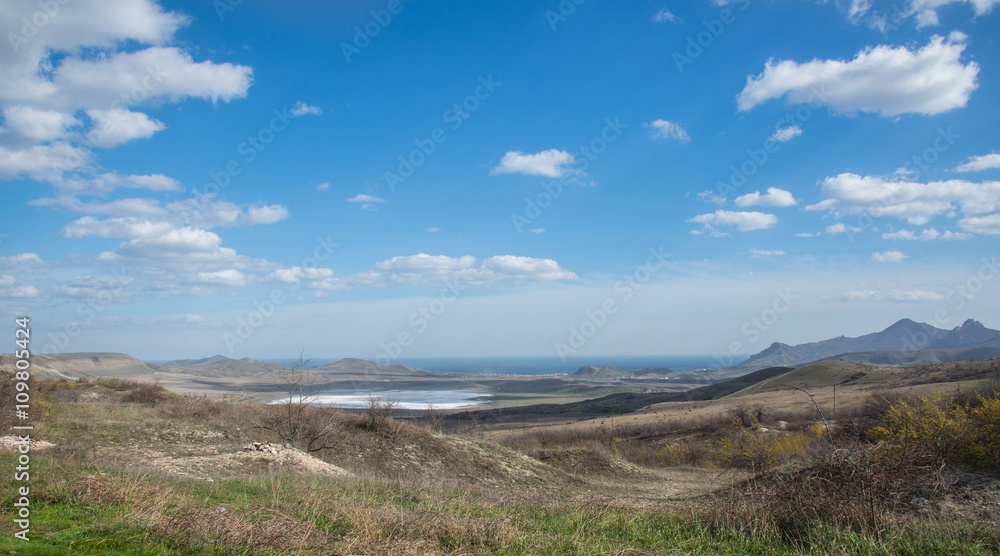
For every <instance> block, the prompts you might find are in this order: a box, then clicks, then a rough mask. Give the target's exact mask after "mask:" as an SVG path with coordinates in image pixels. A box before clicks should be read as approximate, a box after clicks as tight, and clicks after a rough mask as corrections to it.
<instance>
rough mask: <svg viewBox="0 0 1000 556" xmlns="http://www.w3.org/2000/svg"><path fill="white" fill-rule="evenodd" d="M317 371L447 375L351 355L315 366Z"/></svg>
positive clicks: (354, 373)
mask: <svg viewBox="0 0 1000 556" xmlns="http://www.w3.org/2000/svg"><path fill="white" fill-rule="evenodd" d="M316 371H317V372H322V373H326V374H338V375H360V374H371V375H403V376H437V375H442V376H444V375H447V374H448V373H436V372H434V371H425V370H423V369H411V368H410V367H407V366H405V365H380V364H378V363H375V362H374V361H367V360H365V359H355V358H353V357H348V358H345V359H341V360H340V361H336V362H334V363H328V364H326V365H323V366H321V367H316Z"/></svg>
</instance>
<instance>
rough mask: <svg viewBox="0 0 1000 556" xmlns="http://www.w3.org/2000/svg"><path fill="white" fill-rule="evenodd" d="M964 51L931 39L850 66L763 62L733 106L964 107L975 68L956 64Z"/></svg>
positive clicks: (925, 110)
mask: <svg viewBox="0 0 1000 556" xmlns="http://www.w3.org/2000/svg"><path fill="white" fill-rule="evenodd" d="M964 50H965V44H964V43H962V42H952V41H946V40H945V39H944V38H943V37H940V36H934V37H932V38H931V41H930V43H929V44H927V45H926V46H924V47H923V48H920V49H919V50H916V51H912V50H910V49H909V48H907V47H905V46H898V47H891V46H886V45H880V46H876V47H874V48H867V49H865V50H862V51H861V52H859V53H858V54H857V55H856V56H855V57H854V59H853V60H850V61H844V60H813V61H811V62H805V63H802V64H799V63H798V62H794V61H791V60H782V61H778V62H775V61H774V60H768V62H767V64H766V67H765V69H764V71H763V72H762V73H760V74H759V75H757V76H748V77H747V84H746V87H745V88H744V89H743V91H742V92H741V93H740V94H739V96H738V98H737V104H738V107H739V110H740V111H746V110H750V109H752V108H753V107H755V106H757V105H759V104H763V103H764V102H767V101H768V100H771V99H775V98H780V97H783V96H786V97H787V100H788V102H789V103H791V104H803V103H807V102H808V103H816V104H825V105H826V106H828V107H830V108H832V109H833V110H836V111H838V112H844V113H853V112H873V113H877V114H880V115H882V116H898V115H900V114H908V113H912V114H925V115H931V114H940V113H942V112H947V111H949V110H953V109H955V108H962V107H964V106H965V105H966V103H967V102H968V100H969V94H970V93H971V92H972V91H973V90H975V89H976V87H977V86H978V84H977V82H976V79H977V76H978V75H979V66H978V65H977V64H976V63H975V62H969V63H968V64H967V65H963V64H962V62H961V60H960V58H961V55H962V52H963V51H964Z"/></svg>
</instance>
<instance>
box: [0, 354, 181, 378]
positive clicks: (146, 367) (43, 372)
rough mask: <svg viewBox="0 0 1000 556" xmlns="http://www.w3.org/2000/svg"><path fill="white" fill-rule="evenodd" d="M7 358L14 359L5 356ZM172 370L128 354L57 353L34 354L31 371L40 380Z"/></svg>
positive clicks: (114, 375)
mask: <svg viewBox="0 0 1000 556" xmlns="http://www.w3.org/2000/svg"><path fill="white" fill-rule="evenodd" d="M4 359H5V361H12V359H7V358H6V357H5V358H4ZM164 371H168V369H166V368H164V367H163V366H162V365H156V364H153V363H145V362H143V361H139V360H138V359H136V358H135V357H132V356H131V355H125V354H124V353H57V354H52V355H44V354H34V355H32V356H31V374H32V375H33V376H34V377H35V378H38V379H43V380H44V379H55V378H71V379H75V378H79V377H81V376H86V377H102V376H106V377H127V376H135V375H146V374H151V373H158V372H164Z"/></svg>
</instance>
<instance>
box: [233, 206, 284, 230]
mask: <svg viewBox="0 0 1000 556" xmlns="http://www.w3.org/2000/svg"><path fill="white" fill-rule="evenodd" d="M285 218H288V209H287V208H285V207H284V205H269V206H261V207H250V208H249V209H247V215H246V217H245V218H243V219H242V220H241V223H243V224H246V225H248V226H252V225H254V224H274V223H275V222H278V221H281V220H284V219H285Z"/></svg>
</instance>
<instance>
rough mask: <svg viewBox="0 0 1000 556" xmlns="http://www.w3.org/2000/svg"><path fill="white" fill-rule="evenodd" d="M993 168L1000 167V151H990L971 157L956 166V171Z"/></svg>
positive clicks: (975, 170) (977, 170)
mask: <svg viewBox="0 0 1000 556" xmlns="http://www.w3.org/2000/svg"><path fill="white" fill-rule="evenodd" d="M992 168H1000V153H990V154H984V155H980V156H972V157H969V160H968V162H966V163H964V164H961V165H959V166H958V167H956V168H955V171H956V172H981V171H983V170H989V169H992Z"/></svg>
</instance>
